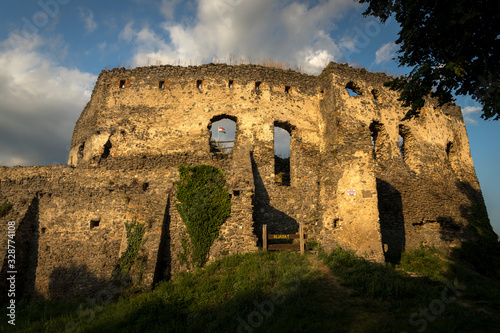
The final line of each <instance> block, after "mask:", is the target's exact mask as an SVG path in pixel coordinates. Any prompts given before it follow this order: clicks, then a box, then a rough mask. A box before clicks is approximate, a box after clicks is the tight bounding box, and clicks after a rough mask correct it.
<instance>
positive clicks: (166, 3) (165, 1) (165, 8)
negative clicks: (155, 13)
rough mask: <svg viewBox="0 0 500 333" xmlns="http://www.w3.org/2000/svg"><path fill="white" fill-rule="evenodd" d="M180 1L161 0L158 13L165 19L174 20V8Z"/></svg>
mask: <svg viewBox="0 0 500 333" xmlns="http://www.w3.org/2000/svg"><path fill="white" fill-rule="evenodd" d="M180 2H181V0H162V1H161V5H160V12H161V13H162V14H163V16H165V18H166V19H168V20H172V19H173V18H174V12H175V7H177V5H178V4H179V3H180Z"/></svg>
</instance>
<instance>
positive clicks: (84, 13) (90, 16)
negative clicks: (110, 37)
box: [79, 8, 97, 33]
mask: <svg viewBox="0 0 500 333" xmlns="http://www.w3.org/2000/svg"><path fill="white" fill-rule="evenodd" d="M79 10H80V18H81V19H82V21H83V22H84V23H85V30H86V31H87V32H88V33H92V32H94V30H95V29H97V23H96V22H95V21H94V13H93V12H92V11H91V10H90V9H83V8H79Z"/></svg>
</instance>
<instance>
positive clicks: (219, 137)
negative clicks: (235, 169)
mask: <svg viewBox="0 0 500 333" xmlns="http://www.w3.org/2000/svg"><path fill="white" fill-rule="evenodd" d="M236 125H237V118H236V117H234V116H229V115H219V116H215V117H213V118H212V119H211V120H210V123H209V124H208V130H209V131H210V142H209V143H210V151H211V152H212V153H213V154H215V155H216V156H219V157H221V158H224V157H227V156H229V154H230V153H231V152H232V150H233V148H234V143H235V141H236Z"/></svg>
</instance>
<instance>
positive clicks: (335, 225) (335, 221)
mask: <svg viewBox="0 0 500 333" xmlns="http://www.w3.org/2000/svg"><path fill="white" fill-rule="evenodd" d="M339 222H340V219H338V218H337V219H334V220H333V228H334V229H336V228H337V227H338V226H339Z"/></svg>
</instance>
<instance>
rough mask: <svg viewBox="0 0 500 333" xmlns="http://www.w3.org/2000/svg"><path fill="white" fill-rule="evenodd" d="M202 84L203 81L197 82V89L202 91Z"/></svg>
mask: <svg viewBox="0 0 500 333" xmlns="http://www.w3.org/2000/svg"><path fill="white" fill-rule="evenodd" d="M201 83H202V81H201V80H197V81H196V88H198V89H201Z"/></svg>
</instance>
